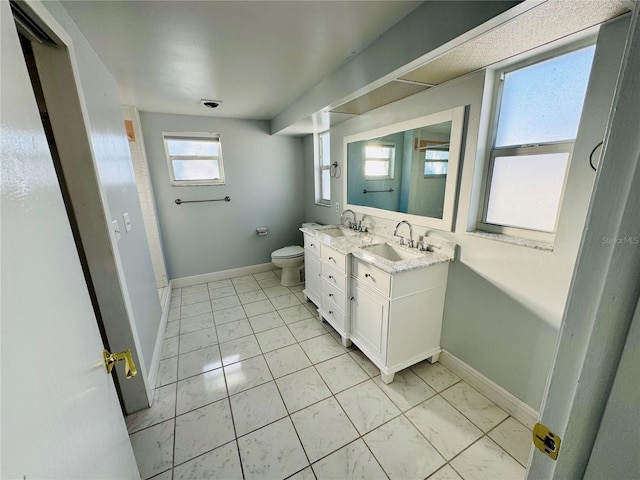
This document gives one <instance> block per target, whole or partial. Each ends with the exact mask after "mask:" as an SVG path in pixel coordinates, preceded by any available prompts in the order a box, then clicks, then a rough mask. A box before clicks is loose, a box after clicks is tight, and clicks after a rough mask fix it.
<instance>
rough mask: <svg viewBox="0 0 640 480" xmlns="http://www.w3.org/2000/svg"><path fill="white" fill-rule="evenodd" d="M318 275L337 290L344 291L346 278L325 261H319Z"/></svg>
mask: <svg viewBox="0 0 640 480" xmlns="http://www.w3.org/2000/svg"><path fill="white" fill-rule="evenodd" d="M320 276H321V277H322V278H323V279H325V280H326V281H327V283H329V285H333V286H335V287H336V288H338V289H339V290H341V291H343V292H346V285H347V279H346V276H345V274H344V273H343V272H341V271H340V270H338V269H337V268H333V267H331V266H329V265H327V264H326V263H323V262H320Z"/></svg>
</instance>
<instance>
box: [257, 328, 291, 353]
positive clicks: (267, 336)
mask: <svg viewBox="0 0 640 480" xmlns="http://www.w3.org/2000/svg"><path fill="white" fill-rule="evenodd" d="M256 338H257V339H258V343H259V344H260V348H261V349H262V351H263V352H265V353H266V352H271V351H273V350H277V349H279V348H283V347H286V346H288V345H293V344H294V343H296V339H295V338H293V335H291V332H290V331H289V329H288V328H287V327H286V326H285V325H283V326H282V327H277V328H272V329H271V330H265V331H264V332H260V333H256Z"/></svg>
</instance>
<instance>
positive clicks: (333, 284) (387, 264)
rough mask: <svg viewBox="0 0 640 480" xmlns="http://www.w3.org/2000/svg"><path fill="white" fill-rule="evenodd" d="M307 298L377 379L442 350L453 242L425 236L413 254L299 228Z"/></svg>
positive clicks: (366, 239) (334, 230)
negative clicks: (423, 246)
mask: <svg viewBox="0 0 640 480" xmlns="http://www.w3.org/2000/svg"><path fill="white" fill-rule="evenodd" d="M301 230H302V231H303V232H304V234H305V235H304V238H305V265H306V267H305V268H306V285H305V290H304V294H305V296H306V297H307V298H308V299H309V300H311V301H312V302H313V303H315V304H316V305H317V306H318V314H319V318H320V320H325V321H327V322H329V323H330V324H331V326H332V327H333V328H334V329H335V330H336V331H337V332H338V333H339V334H340V336H341V337H342V343H343V345H345V346H349V345H350V344H351V342H353V343H354V344H355V345H356V346H357V347H358V348H359V349H360V350H361V351H362V352H363V353H364V354H365V355H367V357H368V358H369V359H370V360H371V361H372V362H373V363H374V364H375V365H376V366H377V367H378V368H379V369H380V372H381V378H382V381H383V382H385V383H391V382H392V381H393V377H394V374H395V373H396V372H398V371H400V370H402V369H404V368H406V367H408V366H410V365H413V364H415V363H418V362H420V361H422V360H424V359H430V361H432V362H435V361H437V359H438V355H439V353H440V350H441V349H440V334H441V329H442V314H443V309H444V298H445V291H446V285H447V274H448V269H449V262H450V261H451V260H453V257H454V245H453V244H451V243H450V242H445V241H441V240H437V239H429V248H430V250H432V251H418V250H416V249H415V248H409V247H407V246H401V245H399V244H397V243H395V242H393V241H392V240H389V239H387V238H384V237H380V236H377V235H373V234H370V233H358V232H353V231H351V230H349V229H345V228H340V227H335V226H330V227H321V228H317V229H307V228H302V229H301Z"/></svg>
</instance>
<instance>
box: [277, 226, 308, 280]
mask: <svg viewBox="0 0 640 480" xmlns="http://www.w3.org/2000/svg"><path fill="white" fill-rule="evenodd" d="M302 226H303V227H306V228H316V227H319V226H320V225H319V224H317V223H303V224H302ZM271 263H273V264H274V265H275V266H276V267H279V268H281V269H282V276H281V277H280V285H282V286H283V287H293V286H295V285H302V284H303V283H304V248H302V247H299V246H297V245H292V246H289V247H283V248H280V249H278V250H276V251H275V252H273V253H272V254H271Z"/></svg>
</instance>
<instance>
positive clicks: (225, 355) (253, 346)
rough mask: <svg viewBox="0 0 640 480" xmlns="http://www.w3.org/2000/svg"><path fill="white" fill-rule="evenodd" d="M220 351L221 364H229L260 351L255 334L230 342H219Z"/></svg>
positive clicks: (258, 353)
mask: <svg viewBox="0 0 640 480" xmlns="http://www.w3.org/2000/svg"><path fill="white" fill-rule="evenodd" d="M220 352H221V353H222V364H223V365H231V364H232V363H236V362H239V361H240V360H245V359H247V358H251V357H255V356H256V355H260V354H261V353H262V351H261V350H260V345H258V340H256V336H255V335H247V336H246V337H242V338H238V339H237V340H232V341H231V342H225V343H221V344H220Z"/></svg>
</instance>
